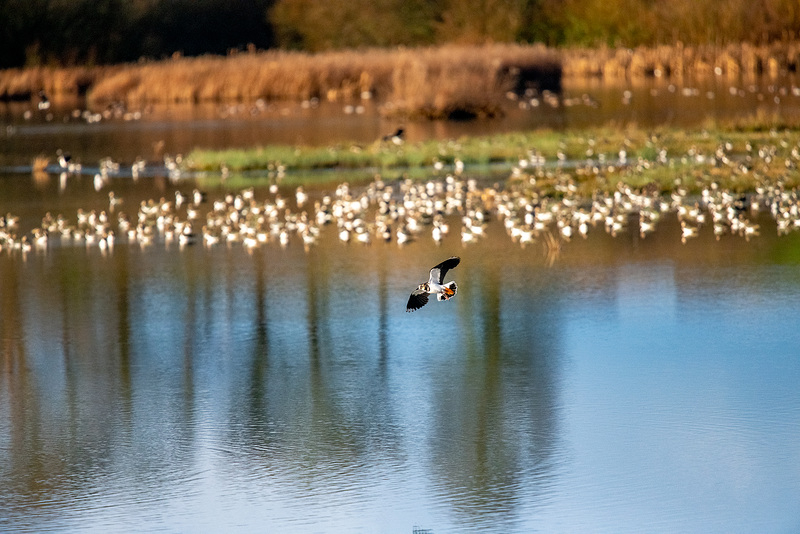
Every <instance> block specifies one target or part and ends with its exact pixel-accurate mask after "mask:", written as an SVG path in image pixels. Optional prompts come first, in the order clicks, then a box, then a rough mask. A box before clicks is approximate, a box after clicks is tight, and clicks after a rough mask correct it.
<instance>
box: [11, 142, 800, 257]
mask: <svg viewBox="0 0 800 534" xmlns="http://www.w3.org/2000/svg"><path fill="white" fill-rule="evenodd" d="M779 142H780V141H779ZM784 144H785V143H784ZM732 148H733V147H732V146H731V145H730V144H729V143H722V144H720V145H719V146H718V147H717V149H716V150H715V151H714V152H713V153H711V154H708V155H703V154H700V153H698V152H697V151H696V150H694V149H692V150H691V151H690V152H689V153H688V154H685V155H683V156H682V157H681V158H679V159H680V160H682V161H683V162H684V163H687V162H688V163H691V164H692V165H691V166H690V167H689V169H691V170H690V171H687V170H686V168H683V170H680V168H676V170H674V173H675V176H676V178H675V187H674V188H673V190H672V191H671V192H670V193H668V194H664V193H662V192H661V191H660V190H658V188H654V187H649V188H648V187H645V188H643V189H634V188H633V187H631V186H629V185H625V184H624V183H623V181H622V180H621V177H622V176H623V173H622V171H623V169H624V170H626V172H637V169H638V170H639V171H641V170H642V169H643V168H645V167H649V168H652V167H653V166H656V165H664V166H668V165H670V160H669V158H667V155H666V151H665V150H662V151H660V152H659V154H658V157H657V159H656V161H646V160H643V159H641V158H637V159H636V160H633V158H631V159H630V160H629V158H628V157H627V155H626V152H625V150H624V149H623V150H620V151H619V153H618V154H616V155H615V156H614V161H613V162H612V161H610V158H607V157H603V158H597V159H594V160H588V161H587V162H586V163H585V164H581V165H579V166H575V167H570V166H568V165H566V164H565V162H564V161H563V160H564V158H563V155H559V161H557V162H553V163H548V162H547V161H546V160H545V159H544V158H543V157H542V156H540V155H538V154H537V153H536V152H535V151H531V152H530V153H529V155H528V156H527V157H526V158H524V159H520V160H519V161H518V162H517V165H515V166H514V167H513V168H512V170H511V172H510V176H509V177H508V179H507V180H505V181H504V183H502V184H498V183H492V184H491V185H483V184H482V182H481V181H479V180H477V179H475V178H468V177H466V176H465V169H464V165H463V164H460V162H459V161H456V164H455V165H454V166H453V167H452V168H445V169H440V170H437V171H434V172H436V173H441V174H440V175H438V176H436V177H435V178H431V179H428V180H423V181H413V180H410V179H398V180H393V181H384V180H383V179H381V178H380V177H379V176H376V177H375V178H374V180H372V181H371V182H370V183H369V184H368V185H365V186H360V187H358V188H356V187H351V186H350V185H348V184H347V183H342V184H340V185H338V186H337V187H335V189H334V190H332V191H330V192H328V193H314V194H313V195H312V194H311V193H309V192H307V191H306V190H305V189H304V188H303V187H302V186H299V187H296V188H288V187H279V182H280V181H281V175H280V174H279V175H278V176H277V177H275V179H274V180H273V182H272V185H271V186H270V187H269V188H268V189H266V188H265V189H263V190H261V189H259V191H258V192H257V191H256V189H254V188H248V189H244V190H240V191H238V192H229V193H222V194H221V195H220V197H219V198H216V199H212V198H209V196H208V195H207V194H206V193H205V192H202V191H200V190H199V189H196V188H195V189H194V190H193V191H192V190H188V188H187V190H184V191H181V190H180V189H179V186H180V183H181V180H178V181H176V182H174V183H175V184H176V187H177V188H178V189H176V191H175V192H174V197H172V198H160V199H158V200H156V199H150V200H146V201H142V202H141V203H140V204H139V205H138V206H135V207H136V208H137V209H136V212H135V213H134V212H133V211H130V215H129V214H128V213H129V212H128V211H126V209H125V208H127V206H126V205H125V204H124V203H123V200H124V199H121V198H119V197H117V196H116V195H115V194H114V192H113V191H110V192H109V193H108V206H107V208H106V209H99V210H97V209H94V210H78V212H77V214H76V215H75V216H74V217H72V218H70V217H67V216H64V215H63V214H58V215H53V214H52V213H50V212H48V213H46V214H45V215H44V217H43V219H42V221H41V224H40V225H37V226H36V227H35V228H33V229H32V230H31V231H20V224H19V217H16V216H14V215H13V214H11V213H9V214H6V215H5V216H2V217H0V250H3V251H7V252H10V253H14V252H16V251H21V252H23V253H24V252H28V251H46V250H47V249H48V248H49V247H51V246H54V245H61V246H63V245H67V244H73V245H75V244H84V245H86V246H87V247H92V246H94V247H99V248H100V249H102V250H103V251H108V250H111V249H113V247H114V246H115V243H120V242H123V243H127V244H136V245H139V246H141V247H143V248H144V247H148V246H153V245H166V246H170V245H172V244H175V245H177V246H179V247H184V246H188V245H192V244H198V245H202V246H207V247H213V246H219V245H228V246H237V245H238V246H242V247H244V248H245V249H247V250H250V251H252V250H255V249H257V248H259V247H262V246H265V245H268V244H273V243H275V244H278V245H280V246H282V247H286V246H289V245H290V244H291V243H293V242H296V243H302V245H303V246H305V247H306V248H308V247H312V246H314V244H315V243H317V241H318V240H319V239H321V236H323V235H326V236H331V235H335V236H336V239H338V240H340V241H341V242H343V243H350V242H353V243H360V244H365V245H366V244H370V243H372V242H374V241H384V242H394V243H397V244H398V245H403V244H405V243H408V242H410V241H412V240H422V239H430V240H431V241H433V242H434V243H437V244H438V243H441V242H442V241H443V240H444V239H445V238H446V237H447V236H448V235H449V234H452V236H453V237H452V238H455V236H458V237H459V238H460V241H461V242H462V243H463V244H464V246H468V245H469V244H470V243H473V242H476V241H479V240H481V239H483V238H484V237H485V235H486V234H487V225H489V224H502V225H503V227H504V229H505V231H506V233H507V234H508V236H509V237H510V238H511V239H512V240H513V241H514V242H516V243H518V244H519V245H521V246H523V247H524V246H526V245H529V244H531V243H534V242H536V241H537V240H538V241H539V242H540V243H543V245H544V248H545V251H546V252H547V253H551V252H554V251H558V250H559V249H560V247H561V244H562V243H564V242H567V241H569V240H571V239H575V238H581V237H584V238H585V237H587V236H588V235H589V234H590V233H591V232H594V231H605V232H608V233H609V234H611V235H613V236H616V235H618V234H620V233H635V234H637V235H639V236H640V237H641V238H645V237H646V236H647V235H649V234H650V233H652V232H653V231H655V230H656V229H657V227H658V224H659V221H660V220H661V218H662V216H663V215H664V214H666V213H673V214H677V218H678V221H679V223H680V228H681V230H680V239H681V241H682V242H684V243H686V241H687V240H689V239H692V238H694V237H696V236H698V234H699V233H700V232H701V231H702V229H703V228H704V227H708V228H710V229H711V231H713V235H714V236H716V237H717V239H720V238H722V237H723V236H726V235H729V236H740V237H742V238H744V239H750V238H751V237H754V236H757V235H759V233H760V228H759V225H758V224H757V223H756V222H754V219H756V216H757V215H758V214H760V213H762V212H769V213H771V214H772V216H773V217H774V219H775V221H776V228H777V232H778V233H779V234H786V233H789V232H792V231H795V230H798V229H800V196H799V195H798V192H797V190H796V189H793V188H790V187H789V186H788V185H787V181H788V179H789V177H790V176H791V173H796V170H795V169H796V167H797V165H798V164H799V163H800V146H794V147H793V148H790V147H788V146H784V147H783V148H784V152H786V153H787V154H788V155H787V156H786V157H783V156H779V155H778V153H779V151H778V149H777V145H776V146H762V147H758V148H756V147H753V146H751V145H750V144H748V145H747V151H748V152H747V153H746V155H744V156H741V155H737V156H734V155H733V153H732V152H731V151H732ZM673 161H674V160H673ZM66 164H68V163H66ZM135 165H141V162H138V163H136V164H135ZM770 166H772V168H773V170H774V168H775V167H780V170H781V171H782V172H779V173H774V172H773V173H771V174H769V173H767V172H765V171H768V170H769V168H770ZM720 167H724V168H726V169H727V171H728V172H729V173H731V174H742V175H743V174H750V175H751V176H753V175H763V176H767V175H768V174H769V175H770V176H772V178H769V179H767V178H764V179H758V178H756V179H754V182H753V183H755V184H756V185H755V187H754V190H753V191H752V192H749V193H747V194H741V193H734V192H733V191H731V190H729V189H726V188H725V187H723V186H722V185H720V183H719V182H718V181H714V180H713V179H712V176H714V173H713V169H719V168H720ZM105 168H108V165H107V164H106V166H105ZM698 169H699V170H698ZM692 171H693V172H692ZM670 172H673V171H670ZM687 174H688V175H689V177H684V178H681V176H686V175H687ZM697 176H700V178H697ZM589 180H595V181H596V182H597V181H605V183H618V185H617V186H616V187H612V188H610V191H604V192H601V191H600V190H595V192H594V193H592V194H591V196H590V197H587V196H586V195H581V194H579V191H580V190H586V187H584V186H585V184H586V183H587V181H589ZM612 180H613V181H612ZM103 184H111V181H110V180H109V179H108V178H107V177H106V178H105V181H104V182H103ZM690 187H693V188H694V192H692V193H690V191H689V188H690ZM698 191H699V192H698ZM259 197H262V198H259ZM325 227H331V228H334V229H335V232H328V233H325V234H323V228H325ZM329 238H330V237H329ZM452 238H451V239H452Z"/></svg>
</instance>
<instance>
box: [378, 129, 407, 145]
mask: <svg viewBox="0 0 800 534" xmlns="http://www.w3.org/2000/svg"><path fill="white" fill-rule="evenodd" d="M405 133H406V132H405V130H403V129H402V128H398V129H397V131H396V132H394V133H393V134H389V135H384V136H383V141H384V142H385V143H388V142H392V143H394V144H395V145H402V144H403V141H404V140H405V137H404V136H405Z"/></svg>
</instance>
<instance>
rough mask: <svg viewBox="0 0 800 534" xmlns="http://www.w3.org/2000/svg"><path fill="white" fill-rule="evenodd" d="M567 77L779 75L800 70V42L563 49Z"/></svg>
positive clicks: (564, 68) (614, 78) (564, 69)
mask: <svg viewBox="0 0 800 534" xmlns="http://www.w3.org/2000/svg"><path fill="white" fill-rule="evenodd" d="M561 54H562V61H563V72H564V76H565V77H600V78H606V79H609V80H617V79H621V78H622V79H624V78H637V77H649V76H664V77H672V78H678V79H680V78H682V77H702V76H708V75H724V76H728V77H738V76H761V75H768V76H777V75H779V74H785V73H787V72H797V71H799V70H800V41H785V42H777V43H772V44H768V45H761V46H755V45H751V44H747V43H742V44H735V45H726V46H712V45H705V46H683V45H674V46H658V47H653V48H647V47H639V48H634V49H628V48H599V49H577V48H576V49H568V50H564V51H562V53H561Z"/></svg>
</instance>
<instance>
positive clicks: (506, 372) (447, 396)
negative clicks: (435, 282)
mask: <svg viewBox="0 0 800 534" xmlns="http://www.w3.org/2000/svg"><path fill="white" fill-rule="evenodd" d="M52 180H53V181H52V182H48V183H45V184H43V183H38V185H37V183H36V182H34V181H32V180H31V179H29V178H27V177H25V178H21V177H20V176H5V177H4V178H3V182H2V183H3V186H4V187H3V191H4V197H3V201H2V202H0V212H2V213H5V212H6V211H9V210H10V211H12V212H13V213H15V214H20V215H21V216H22V217H23V219H22V220H21V224H22V225H26V224H27V225H31V224H32V222H35V221H36V220H38V219H37V218H41V216H42V213H43V211H44V210H47V209H54V206H56V207H58V209H59V210H62V211H64V212H65V213H69V212H70V210H74V209H76V207H84V208H89V209H91V208H94V207H99V206H101V205H102V203H103V202H106V203H107V198H104V196H105V195H106V193H105V192H103V191H101V192H99V193H98V192H94V190H93V188H92V187H91V180H89V179H88V178H87V177H83V178H76V179H75V181H71V182H70V183H69V185H68V187H67V188H66V189H64V190H63V191H60V189H59V188H58V187H57V185H56V181H55V177H53V178H52ZM256 183H257V182H256ZM118 185H119V187H116V188H115V190H116V191H117V192H118V193H119V194H120V196H122V197H123V198H124V199H125V203H124V204H123V207H125V206H126V205H132V206H136V205H137V204H138V200H139V199H140V198H146V197H148V196H149V197H151V198H152V197H156V198H157V197H158V196H165V197H170V196H171V195H172V194H173V190H174V188H176V187H181V188H183V189H191V187H193V186H194V185H197V184H195V183H182V184H179V185H177V186H176V185H174V184H171V183H169V182H168V181H165V180H159V179H152V180H149V181H148V180H140V181H139V182H138V183H137V184H133V183H129V184H128V185H127V186H126V185H123V183H119V184H118ZM37 187H38V188H37ZM225 187H226V186H222V185H220V186H219V187H218V188H214V187H211V186H209V187H207V189H209V190H210V196H211V197H218V196H222V195H224V194H225V192H226V191H225ZM265 189H266V185H264V184H262V185H257V186H256V194H257V195H260V196H264V195H266V194H267V193H266V191H265ZM285 193H287V194H288V192H285ZM209 200H211V199H209ZM451 222H452V223H453V224H454V225H457V224H458V220H457V218H456V219H455V220H453V221H451ZM488 230H489V235H488V236H487V237H486V238H485V239H483V240H480V241H478V242H477V243H475V244H474V245H469V246H463V245H462V244H461V243H460V241H459V240H458V237H457V235H450V236H449V237H448V238H447V239H446V240H445V241H444V243H443V244H442V245H441V246H440V247H438V248H437V247H436V246H435V245H434V243H433V241H432V240H431V239H430V238H428V237H425V238H420V239H418V240H416V241H414V242H412V243H410V244H408V245H406V246H403V247H399V246H398V245H397V244H395V243H389V244H385V243H374V244H372V245H371V246H361V245H359V244H356V243H350V244H349V245H344V244H342V243H340V242H338V240H337V239H336V238H335V230H334V229H332V228H331V229H326V230H324V234H323V236H322V239H321V240H320V242H319V244H318V245H316V246H314V247H312V248H311V249H310V250H309V251H305V250H304V249H303V247H302V245H301V244H300V243H299V241H297V240H293V241H291V242H290V244H289V246H288V247H286V248H281V247H279V246H277V245H273V244H269V245H266V246H263V247H261V248H259V249H256V250H255V251H254V252H253V253H248V252H246V251H245V250H244V249H243V248H242V247H240V246H230V247H228V246H225V245H221V246H217V247H214V248H204V247H202V246H190V247H183V248H180V247H178V246H175V245H172V246H164V245H163V244H156V245H152V246H150V247H145V248H140V247H139V246H133V245H131V246H129V245H127V244H125V243H124V242H121V243H119V244H118V245H117V246H115V247H114V249H113V251H110V252H105V253H103V252H101V251H100V250H99V249H97V248H96V247H91V248H87V247H85V246H71V245H70V246H52V247H50V248H48V250H47V251H36V250H34V251H31V252H30V253H28V254H27V255H22V254H20V253H16V252H8V251H4V252H0V311H2V313H0V369H1V370H0V480H2V484H0V530H12V531H20V532H25V531H29V532H41V531H81V532H122V531H131V530H138V531H142V530H146V531H156V530H162V531H168V532H187V531H191V532H218V531H226V532H230V531H242V532H250V531H253V530H259V531H275V532H341V531H346V532H398V533H401V532H402V533H409V532H412V530H413V529H414V527H419V528H423V529H429V530H430V531H432V532H434V533H443V532H498V533H501V532H502V533H514V532H520V533H521V532H531V531H545V532H553V531H555V532H576V531H577V532H584V531H591V532H609V533H611V532H613V533H619V532H642V531H646V532H702V533H708V532H725V533H730V532H755V531H758V532H793V531H796V530H797V529H798V528H800V515H798V512H797V506H796V504H797V501H798V498H800V462H798V459H800V395H798V394H797V388H796V385H797V383H798V380H800V349H798V347H800V332H799V331H798V330H797V324H799V323H800V311H798V306H797V302H798V301H800V257H798V254H797V252H796V250H798V246H800V242H798V237H797V236H796V235H789V236H785V237H781V238H778V237H777V236H776V235H775V227H774V223H773V225H772V226H770V225H769V222H768V221H767V220H765V221H762V235H761V236H760V237H758V238H756V239H753V240H751V241H749V242H747V241H745V240H744V239H741V238H737V237H732V236H724V237H723V238H722V239H721V240H720V241H716V240H715V239H714V238H713V236H712V235H711V231H710V229H705V230H707V231H703V232H702V233H701V235H700V236H699V237H698V238H697V239H694V240H690V241H689V242H687V243H686V244H685V245H682V244H681V243H680V239H679V236H680V230H679V228H678V226H677V223H676V222H675V220H674V219H672V220H667V221H665V222H664V223H663V226H661V227H660V228H659V229H658V230H657V231H656V232H655V233H654V234H652V235H650V236H648V237H647V238H646V239H639V238H638V237H636V236H635V235H632V234H629V233H622V234H621V235H619V236H618V237H616V238H612V237H611V236H609V235H607V234H605V233H603V232H596V233H590V235H589V238H588V239H586V240H583V239H573V240H572V241H571V242H569V243H566V244H564V246H563V247H562V251H561V254H560V255H559V256H558V257H557V258H555V259H554V261H552V260H553V259H552V258H551V259H550V261H549V260H548V258H547V257H545V254H544V253H543V247H542V246H541V243H534V244H533V245H531V246H528V247H526V248H524V249H523V248H520V247H519V246H518V245H516V244H514V243H512V242H511V241H510V240H509V239H508V238H507V236H506V235H505V232H504V231H503V229H502V227H501V225H500V223H497V222H495V223H492V224H490V225H489V227H488ZM451 254H457V255H460V256H461V257H462V263H461V265H459V266H458V268H457V269H455V270H453V271H451V273H450V274H449V275H448V278H452V279H454V280H456V281H457V282H458V284H459V292H458V295H457V296H456V297H455V298H454V299H453V300H451V301H448V302H435V301H434V302H431V303H430V304H428V305H427V306H426V307H424V308H423V309H421V310H419V311H418V312H415V313H413V314H408V313H405V311H404V310H405V303H406V300H407V298H408V294H409V292H410V290H411V289H413V288H414V287H415V286H416V285H417V284H418V283H420V282H421V281H423V279H424V278H425V276H426V274H427V270H428V269H429V268H430V266H431V265H433V264H434V263H437V262H438V261H441V259H443V258H445V257H447V256H449V255H451ZM551 261H552V263H551Z"/></svg>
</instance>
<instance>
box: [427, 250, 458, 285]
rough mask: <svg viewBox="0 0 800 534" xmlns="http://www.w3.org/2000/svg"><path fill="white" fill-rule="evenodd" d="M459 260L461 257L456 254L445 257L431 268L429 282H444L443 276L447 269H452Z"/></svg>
mask: <svg viewBox="0 0 800 534" xmlns="http://www.w3.org/2000/svg"><path fill="white" fill-rule="evenodd" d="M459 262H461V258H459V257H458V256H453V257H452V258H447V259H446V260H444V261H443V262H442V263H440V264H439V265H437V266H436V267H434V268H433V269H431V282H436V283H437V284H442V283H444V277H445V275H446V274H447V271H449V270H450V269H454V268H455V266H456V265H458V264H459Z"/></svg>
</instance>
